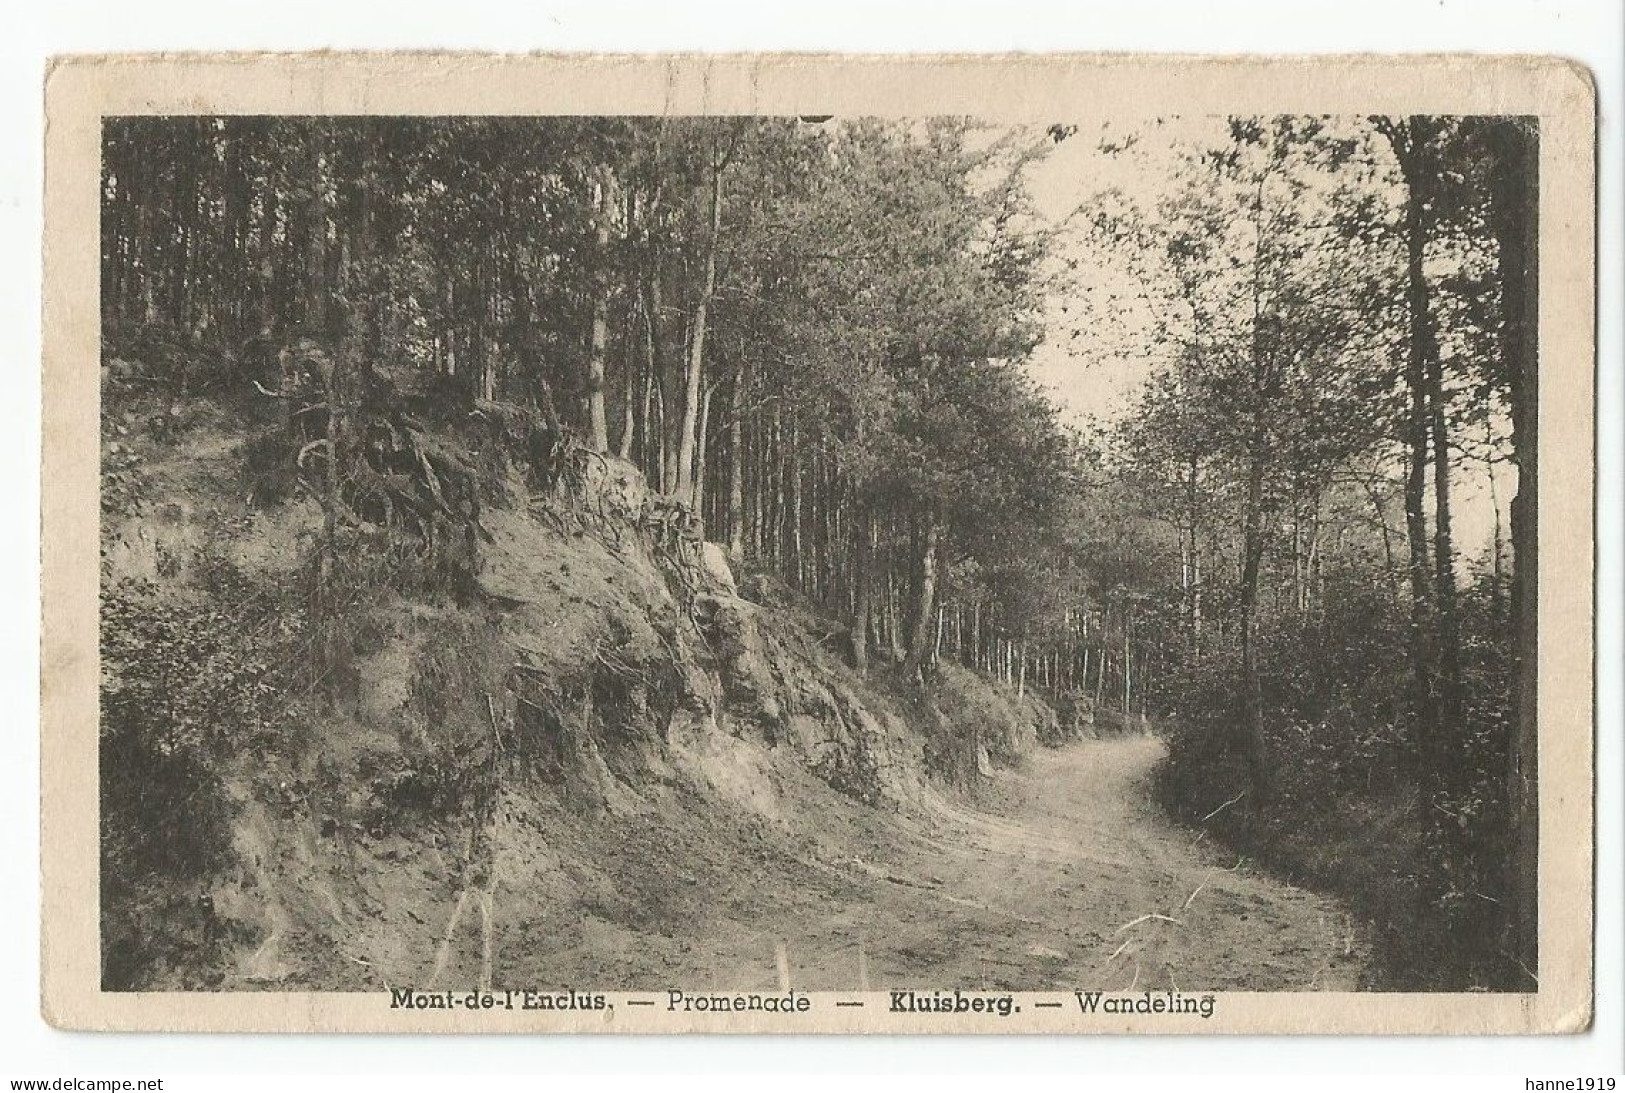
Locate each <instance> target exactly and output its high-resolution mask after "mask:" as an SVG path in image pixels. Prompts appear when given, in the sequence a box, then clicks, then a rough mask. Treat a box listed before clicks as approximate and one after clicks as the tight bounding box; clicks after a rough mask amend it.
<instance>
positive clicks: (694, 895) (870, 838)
mask: <svg viewBox="0 0 1625 1093" xmlns="http://www.w3.org/2000/svg"><path fill="white" fill-rule="evenodd" d="M1161 754H1162V745H1161V744H1160V743H1159V742H1158V741H1157V740H1156V739H1154V738H1151V737H1141V736H1131V737H1123V738H1118V739H1111V740H1086V741H1080V742H1077V743H1074V744H1070V745H1067V746H1065V747H1062V748H1059V749H1053V750H1051V749H1041V750H1038V751H1036V752H1034V753H1033V754H1032V755H1031V758H1030V761H1029V762H1028V763H1026V764H1025V765H1024V767H1023V769H1020V770H1016V771H1008V770H1006V771H999V772H996V773H995V774H994V775H993V776H992V777H991V779H989V780H988V781H987V782H985V783H984V784H983V786H982V787H981V789H980V790H979V791H978V793H977V794H976V799H975V801H974V803H973V804H968V803H966V802H964V801H953V800H949V799H947V798H946V797H933V799H932V801H931V802H930V804H929V807H928V808H927V809H926V810H925V811H924V812H923V813H922V814H920V815H914V816H906V815H901V814H897V813H887V812H883V811H877V810H874V809H871V808H867V807H864V806H862V805H859V804H857V803H855V802H851V801H849V800H847V799H845V798H842V797H840V796H839V795H837V794H835V793H833V792H830V791H828V790H827V788H826V787H822V786H821V784H819V783H817V782H816V781H815V780H812V779H807V781H806V783H805V784H804V785H801V786H796V787H791V786H788V785H781V786H780V787H779V788H780V789H781V791H784V790H792V789H793V790H794V792H791V793H787V794H785V796H784V797H783V798H782V800H784V801H790V800H795V801H798V802H799V806H798V807H797V808H796V809H795V810H794V812H786V813H782V814H781V815H779V816H777V817H774V818H766V819H759V820H746V819H742V818H741V817H740V816H739V815H738V814H737V813H727V812H721V811H717V810H715V809H708V808H703V807H700V802H699V801H697V800H696V801H690V802H689V805H690V806H691V807H689V808H685V809H679V810H676V813H675V815H681V816H683V817H684V818H683V819H680V820H675V821H674V810H672V809H671V808H660V809H652V810H648V811H646V812H644V813H642V814H638V815H631V816H616V817H605V818H602V819H601V820H596V821H590V822H586V821H583V820H581V819H579V818H576V819H573V820H572V819H570V818H567V817H565V816H562V815H558V816H553V817H550V818H546V819H544V818H542V817H531V818H530V820H528V821H526V822H527V823H530V822H537V821H538V820H542V821H543V822H547V821H548V820H550V821H552V822H548V823H547V825H548V827H550V828H551V830H552V833H553V834H554V835H555V836H566V837H567V839H568V841H569V842H570V843H572V844H573V852H572V853H571V854H570V859H571V860H570V861H559V862H556V863H554V866H553V868H552V869H550V870H544V871H555V870H562V871H563V872H564V873H565V874H568V875H569V881H568V883H567V884H565V885H563V886H560V885H547V886H546V887H548V888H552V889H553V891H554V892H555V893H556V894H557V895H558V896H561V897H563V898H562V899H560V900H559V901H558V902H557V903H556V904H554V905H551V906H550V905H549V903H550V901H549V900H548V899H547V898H546V896H544V895H542V893H541V892H540V891H539V890H538V889H537V887H536V882H537V881H538V880H539V879H540V878H539V877H537V875H536V866H537V863H535V862H530V861H524V860H520V859H521V858H522V857H523V854H522V853H521V851H520V848H521V846H522V845H531V844H530V843H529V841H528V840H526V841H525V842H524V843H521V842H518V841H515V842H513V843H511V844H510V846H511V848H512V854H519V855H520V856H519V857H514V856H512V854H510V856H509V860H508V861H507V862H503V860H502V859H503V856H504V854H503V852H502V851H501V850H500V849H499V853H498V859H497V860H498V865H497V870H496V882H495V885H494V887H493V889H492V892H491V915H492V931H491V935H490V936H491V938H492V943H491V949H490V950H489V951H488V952H487V951H486V950H485V945H484V942H483V935H484V926H483V924H482V922H481V921H480V920H481V916H480V915H479V914H477V913H475V911H474V908H473V907H472V906H470V907H467V908H465V912H464V914H463V915H462V916H460V921H459V925H458V927H457V929H456V930H455V931H453V933H454V936H453V938H452V940H451V942H450V944H448V945H446V946H444V948H445V950H446V953H445V956H444V957H443V958H442V959H441V960H438V961H437V964H438V965H439V968H438V971H439V975H438V976H437V978H439V979H440V983H439V984H438V985H441V986H451V985H459V986H460V985H463V984H465V983H466V984H468V985H473V984H475V983H476V982H478V981H479V980H480V979H484V978H486V977H488V976H489V977H490V978H491V979H492V980H494V985H495V986H496V987H498V988H501V987H529V986H563V985H573V986H578V987H587V986H591V987H595V988H623V989H645V990H647V989H658V988H662V987H666V986H672V985H681V986H683V987H685V988H687V989H691V990H693V989H699V988H701V987H705V988H707V989H751V988H763V989H770V988H775V987H780V986H782V985H783V983H782V979H783V977H784V976H785V975H786V973H787V975H788V979H789V983H790V985H792V986H795V987H797V988H801V989H806V990H820V989H874V990H879V989H884V988H891V987H901V986H917V987H932V988H941V987H953V986H961V987H965V988H982V989H1025V990H1040V989H1049V988H1072V987H1089V988H1097V989H1108V990H1127V989H1136V990H1143V989H1178V990H1185V991H1190V990H1218V989H1224V990H1256V991H1286V990H1351V989H1355V988H1356V987H1357V985H1358V981H1359V979H1360V976H1361V972H1362V968H1363V966H1364V965H1365V963H1366V962H1367V959H1368V956H1367V950H1366V946H1365V945H1364V944H1363V943H1362V941H1361V940H1360V938H1359V937H1358V936H1357V931H1356V927H1355V923H1354V921H1353V920H1352V919H1351V918H1350V916H1349V914H1348V913H1347V912H1346V911H1345V910H1344V909H1342V908H1341V907H1340V906H1338V905H1337V904H1336V903H1334V902H1333V901H1331V900H1329V899H1326V898H1324V897H1321V896H1317V895H1314V894H1311V893H1309V892H1306V891H1304V890H1301V889H1298V888H1294V887H1291V886H1289V885H1287V884H1285V883H1283V882H1281V881H1280V880H1277V879H1275V878H1273V877H1270V876H1268V875H1266V874H1263V873H1261V872H1259V871H1257V870H1255V869H1253V868H1252V867H1250V866H1249V865H1248V863H1246V862H1244V861H1243V862H1238V861H1237V860H1236V859H1234V858H1228V859H1227V858H1226V857H1224V856H1223V855H1224V853H1225V852H1224V851H1222V850H1221V849H1219V848H1217V847H1215V846H1213V845H1212V843H1211V841H1209V840H1207V839H1205V838H1203V837H1202V836H1201V835H1200V833H1199V832H1193V831H1191V830H1188V829H1183V828H1180V827H1178V826H1176V825H1174V824H1172V823H1171V822H1170V821H1169V820H1168V819H1167V818H1166V817H1165V815H1164V814H1163V813H1162V812H1161V810H1160V809H1159V808H1158V807H1157V806H1156V805H1155V803H1154V802H1153V800H1152V798H1151V794H1150V789H1151V787H1150V784H1149V779H1150V776H1151V773H1152V771H1153V768H1154V767H1155V765H1156V763H1157V761H1158V760H1159V758H1160V757H1161ZM782 775H783V776H784V777H789V778H794V777H795V775H794V774H793V773H792V772H788V771H786V772H782ZM561 827H564V828H567V829H568V830H567V831H566V830H560V828H561ZM585 862H591V863H592V865H591V866H586V865H584V864H583V863H585ZM584 869H590V870H591V872H592V873H593V874H597V875H590V876H589V875H585V874H584V872H583V870H584ZM600 871H601V872H600ZM563 889H569V890H573V891H571V892H570V894H569V895H566V894H565V891H564V890H563ZM595 892H596V893H597V894H596V895H593V894H592V893H595ZM475 902H477V901H475ZM419 951H420V952H422V951H423V950H421V949H420V950H419ZM482 965H484V967H483V968H482ZM419 982H420V983H421V982H422V980H421V979H420V980H419Z"/></svg>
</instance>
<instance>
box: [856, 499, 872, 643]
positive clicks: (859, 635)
mask: <svg viewBox="0 0 1625 1093" xmlns="http://www.w3.org/2000/svg"><path fill="white" fill-rule="evenodd" d="M860 505H861V502H860ZM870 524H871V518H870V516H869V513H868V510H867V509H866V508H860V510H859V512H858V513H857V516H856V518H855V519H854V520H853V521H852V526H853V528H854V533H855V535H854V537H855V538H856V539H857V542H856V544H855V545H854V550H853V554H854V558H853V563H852V581H853V585H854V599H853V602H854V606H853V608H852V666H853V667H854V668H856V669H857V670H858V671H859V672H866V671H868V670H869V616H870V614H871V613H872V606H871V605H872V599H871V593H870V584H871V581H870V579H869V569H870V556H871V553H872V546H873V544H872V542H871V540H870V536H871V528H870Z"/></svg>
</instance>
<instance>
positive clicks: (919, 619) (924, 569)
mask: <svg viewBox="0 0 1625 1093" xmlns="http://www.w3.org/2000/svg"><path fill="white" fill-rule="evenodd" d="M940 535H941V532H940V531H939V529H938V526H937V517H936V513H935V512H928V513H927V514H926V516H925V534H924V539H925V547H924V551H923V553H922V554H921V555H920V598H919V607H918V610H917V611H916V613H915V616H914V640H913V642H912V643H911V644H910V647H909V651H908V674H909V677H910V678H912V679H916V680H919V681H921V682H923V681H924V670H925V664H926V661H927V660H928V659H930V658H931V648H932V647H931V623H932V618H933V616H934V615H935V614H936V604H937V542H938V539H939V537H940Z"/></svg>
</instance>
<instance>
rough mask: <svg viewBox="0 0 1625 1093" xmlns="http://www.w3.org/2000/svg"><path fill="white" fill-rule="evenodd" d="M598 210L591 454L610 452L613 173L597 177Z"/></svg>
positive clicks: (589, 404) (590, 351)
mask: <svg viewBox="0 0 1625 1093" xmlns="http://www.w3.org/2000/svg"><path fill="white" fill-rule="evenodd" d="M597 189H598V195H597V196H598V201H597V205H598V210H597V216H596V217H595V219H596V221H597V223H596V224H595V226H594V241H595V242H596V244H597V253H596V254H595V255H594V262H595V263H596V270H595V276H594V278H593V280H594V284H593V295H592V341H591V343H590V345H589V346H588V350H587V420H588V427H589V428H590V429H591V432H592V437H591V439H592V446H593V450H594V451H598V452H607V451H609V422H608V420H607V418H606V416H605V412H604V356H605V354H606V352H607V349H608V345H609V275H608V266H609V222H610V219H611V217H612V216H613V214H614V211H615V174H614V172H613V171H611V170H610V169H609V168H607V167H606V168H603V169H602V170H601V171H600V172H599V175H598V183H597Z"/></svg>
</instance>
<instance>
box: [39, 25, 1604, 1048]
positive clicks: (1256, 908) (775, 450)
mask: <svg viewBox="0 0 1625 1093" xmlns="http://www.w3.org/2000/svg"><path fill="white" fill-rule="evenodd" d="M1594 103H1595V100H1594V93H1593V90H1592V85H1591V82H1590V79H1589V77H1588V76H1587V74H1586V73H1585V72H1584V71H1583V70H1582V69H1580V68H1578V67H1576V66H1574V65H1572V64H1569V63H1566V62H1564V61H1561V60H1557V59H1551V58H1538V57H1459V56H1438V57H1425V56H1417V57H1343V58H1314V59H1306V58H1300V59H1215V58H1196V57H1152V56H988V57H923V56H915V57H840V56H828V57H819V56H795V55H779V56H713V57H704V56H603V57H587V56H575V57H565V56H492V55H455V54H446V55H435V54H409V53H401V54H388V53H380V54H352V55H344V54H308V55H282V56H273V55H263V56H262V55H172V56H127V57H75V58H66V59H61V60H59V61H58V62H56V63H55V64H54V65H53V66H52V68H51V71H50V73H49V76H48V79H47V84H46V88H45V108H46V110H47V112H48V127H47V161H46V179H45V186H46V232H47V234H46V239H45V243H44V262H45V333H46V353H45V361H44V369H45V375H44V381H45V406H44V414H45V419H44V421H45V434H44V435H45V445H46V447H45V451H44V481H43V491H44V544H45V545H44V589H43V593H44V603H43V611H44V649H43V664H44V678H43V680H42V685H43V688H44V711H45V712H44V724H43V734H44V735H43V756H44V769H43V772H42V777H43V780H44V815H43V818H42V822H43V843H44V861H43V863H42V867H43V921H44V929H43V935H44V969H45V971H44V983H43V986H42V990H43V1009H44V1013H45V1016H46V1018H47V1019H48V1020H50V1021H51V1022H53V1023H55V1024H59V1025H62V1026H65V1027H70V1028H83V1029H151V1030H210V1029H218V1030H286V1031H367V1032H397V1031H399V1032H406V1031H416V1032H421V1031H457V1032H745V1031H748V1032H782V1033H806V1032H874V1033H934V1032H936V1033H964V1032H975V1033H1117V1032H1135V1033H1221V1032H1225V1033H1234V1032H1254V1033H1256V1032H1282V1033H1286V1032H1317V1033H1331V1032H1342V1033H1369V1032H1394V1033H1424V1032H1428V1033H1438V1032H1455V1033H1469V1032H1507V1033H1519V1032H1554V1033H1555V1032H1574V1031H1578V1030H1581V1029H1584V1028H1586V1027H1587V1026H1588V1025H1589V1022H1590V1020H1591V994H1592V975H1591V966H1592V918H1593V916H1592V907H1593V899H1592V833H1593V816H1592V793H1591V786H1592V781H1593V770H1592V754H1593V753H1592V694H1593V686H1592V684H1593V676H1592V655H1591V650H1592V596H1593V582H1592V543H1593V533H1592V528H1593V514H1592V484H1593V481H1594V473H1593V466H1594V464H1593V451H1592V435H1593V434H1592V429H1593V414H1592V410H1593V368H1594V359H1593V335H1592V330H1593V314H1594V304H1595V301H1594V290H1593V254H1594V246H1593V224H1594V208H1595V192H1594V184H1593V161H1594V152H1593V147H1594V120H1593V113H1594Z"/></svg>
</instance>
